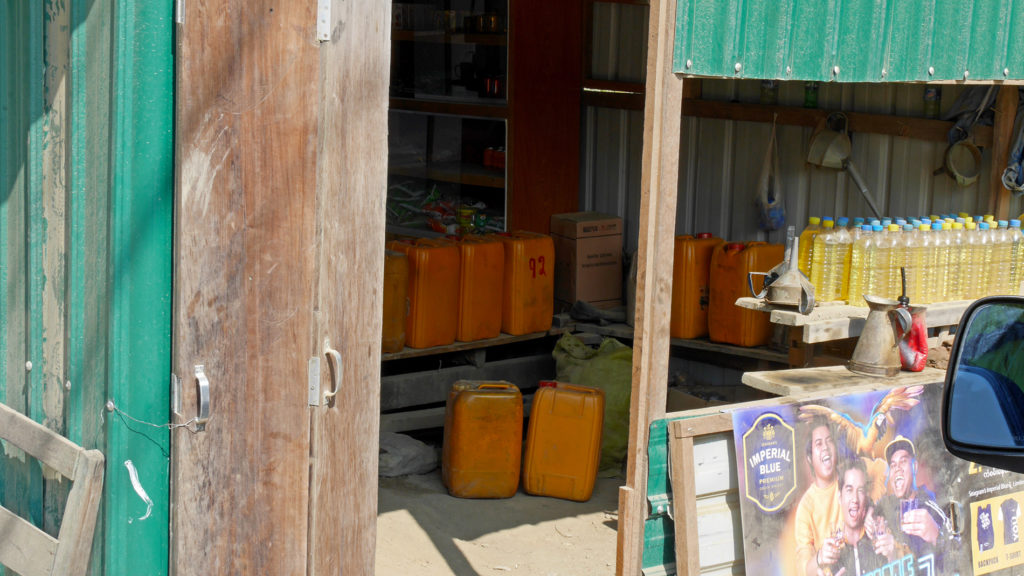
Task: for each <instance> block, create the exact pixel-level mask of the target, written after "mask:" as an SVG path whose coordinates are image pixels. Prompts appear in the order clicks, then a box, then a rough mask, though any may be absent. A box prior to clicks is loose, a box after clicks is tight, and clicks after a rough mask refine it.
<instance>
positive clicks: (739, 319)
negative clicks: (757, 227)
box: [708, 242, 785, 347]
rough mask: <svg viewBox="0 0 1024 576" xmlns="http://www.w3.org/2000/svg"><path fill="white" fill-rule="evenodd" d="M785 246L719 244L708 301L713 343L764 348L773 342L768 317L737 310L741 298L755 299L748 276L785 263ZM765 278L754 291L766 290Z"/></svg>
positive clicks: (759, 280) (750, 311) (714, 259)
mask: <svg viewBox="0 0 1024 576" xmlns="http://www.w3.org/2000/svg"><path fill="white" fill-rule="evenodd" d="M784 252H785V250H784V248H783V246H782V244H767V243H765V242H748V243H746V244H744V243H742V242H729V243H726V244H719V245H718V246H717V247H716V248H715V250H714V253H713V254H712V255H711V284H710V289H711V294H710V296H709V298H708V301H709V308H708V335H709V337H710V339H711V341H713V342H723V343H726V344H734V345H736V346H747V347H750V346H765V345H767V344H768V343H769V342H770V341H771V337H772V326H771V322H769V315H768V314H765V313H764V312H759V311H757V310H748V309H746V308H740V307H739V306H736V300H737V299H738V298H741V297H748V296H753V294H751V293H750V288H749V287H748V284H747V274H748V273H749V272H767V271H769V270H771V269H772V268H774V267H775V266H776V265H777V264H779V263H780V262H782V258H783V255H784ZM763 278H764V277H763V276H758V277H757V279H755V280H754V289H755V290H757V291H760V290H761V289H762V288H763V286H764V281H763Z"/></svg>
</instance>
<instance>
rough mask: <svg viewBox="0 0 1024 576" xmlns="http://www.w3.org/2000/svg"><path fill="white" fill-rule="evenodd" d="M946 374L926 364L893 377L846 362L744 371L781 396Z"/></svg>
mask: <svg viewBox="0 0 1024 576" xmlns="http://www.w3.org/2000/svg"><path fill="white" fill-rule="evenodd" d="M945 377H946V371H945V370H939V369H938V368H931V367H925V369H924V370H922V371H920V372H902V371H901V372H900V373H899V375H897V376H894V377H892V378H885V377H882V376H866V375H864V374H857V373H855V372H850V371H849V370H847V369H846V367H845V366H823V367H818V368H794V369H792V370H770V371H764V372H744V373H743V379H742V382H743V383H744V384H746V385H747V386H750V387H751V388H757V389H758V390H763V391H765V392H769V393H771V394H777V395H779V396H792V395H801V394H821V395H822V396H829V395H834V394H837V393H845V392H846V391H847V390H849V389H850V388H851V387H854V386H861V385H871V384H877V383H885V384H886V385H887V386H912V385H915V384H934V383H936V382H942V381H943V380H944V379H945Z"/></svg>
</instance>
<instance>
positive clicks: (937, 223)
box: [932, 222, 942, 230]
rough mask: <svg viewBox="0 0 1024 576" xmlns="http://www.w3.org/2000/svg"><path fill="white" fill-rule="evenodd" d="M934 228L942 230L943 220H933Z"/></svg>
mask: <svg viewBox="0 0 1024 576" xmlns="http://www.w3.org/2000/svg"><path fill="white" fill-rule="evenodd" d="M932 230H942V222H932Z"/></svg>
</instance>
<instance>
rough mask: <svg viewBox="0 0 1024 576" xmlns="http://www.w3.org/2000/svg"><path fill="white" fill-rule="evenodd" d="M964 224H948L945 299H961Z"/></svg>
mask: <svg viewBox="0 0 1024 576" xmlns="http://www.w3.org/2000/svg"><path fill="white" fill-rule="evenodd" d="M963 265H964V225H963V224H962V223H960V222H953V223H952V224H950V230H949V255H948V257H947V258H946V289H945V297H946V300H947V301H952V300H963V292H964V288H963V281H964V280H963V279H964V270H963Z"/></svg>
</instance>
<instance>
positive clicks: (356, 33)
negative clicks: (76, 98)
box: [171, 0, 390, 575]
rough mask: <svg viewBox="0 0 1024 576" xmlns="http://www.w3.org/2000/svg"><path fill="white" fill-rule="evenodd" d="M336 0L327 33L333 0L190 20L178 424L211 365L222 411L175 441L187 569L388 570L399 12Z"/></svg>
mask: <svg viewBox="0 0 1024 576" xmlns="http://www.w3.org/2000/svg"><path fill="white" fill-rule="evenodd" d="M332 4H333V5H332V7H331V8H332V16H331V17H330V19H329V20H330V32H331V34H330V39H329V40H328V41H326V42H323V43H321V42H319V41H317V27H316V24H317V19H318V17H319V16H318V14H317V3H316V2H315V1H314V0H303V1H299V2H283V3H282V2H273V1H270V0H207V1H205V2H187V3H186V10H187V12H186V14H185V17H184V24H183V25H181V26H179V32H178V62H177V89H176V95H177V109H176V114H177V119H176V124H177V134H176V136H177V159H176V173H177V182H176V184H177V186H176V188H177V198H176V207H177V211H176V236H175V240H176V259H175V291H174V292H175V301H174V308H175V312H174V331H175V333H174V341H175V350H174V354H173V356H174V361H173V362H174V364H173V368H174V373H175V374H177V375H178V376H179V377H180V379H181V382H182V385H181V395H180V396H181V407H180V409H178V410H176V416H175V419H176V421H177V422H178V423H187V422H188V421H189V420H190V419H191V418H193V417H194V416H195V415H196V414H197V413H198V410H199V406H200V405H201V404H202V402H201V396H200V387H199V386H197V383H198V382H199V381H202V380H203V377H205V381H208V382H209V388H208V390H209V407H210V412H209V420H208V422H207V423H206V424H205V429H204V430H202V431H195V432H193V431H191V428H192V426H193V425H190V426H189V427H186V428H178V429H176V430H175V431H174V434H173V439H172V443H173V456H172V466H173V470H172V499H173V504H172V535H171V540H172V542H171V565H172V573H174V574H179V575H190V574H204V575H205V574H240V575H241V574H279V575H303V574H307V573H308V574H324V573H328V572H329V571H330V572H331V573H333V574H338V573H340V572H343V573H346V574H370V573H372V571H373V549H374V541H375V540H374V539H375V530H374V528H375V525H376V500H377V499H376V487H377V485H376V457H377V417H378V410H379V409H378V406H379V400H378V398H379V388H378V386H379V385H378V383H377V380H378V373H379V367H378V366H376V365H375V363H376V362H377V361H379V347H380V331H381V326H380V324H381V319H380V314H381V313H380V308H381V296H380V289H379V288H378V286H379V285H381V284H382V282H383V241H384V193H385V192H384V190H385V171H386V162H385V160H386V159H385V150H386V140H385V138H386V130H385V126H386V119H385V114H386V106H387V70H388V65H387V62H388V61H387V58H388V50H387V42H388V33H389V30H390V21H389V12H388V6H387V3H365V4H366V5H365V6H364V5H363V4H364V3H352V2H344V1H343V0H335V1H334V2H332ZM378 5H380V6H378ZM325 18H326V16H325ZM380 58H383V62H382V63H381V62H378V61H379V60H380ZM328 338H329V339H330V340H331V342H332V344H331V345H332V347H334V348H336V349H337V350H338V352H339V355H340V357H341V360H342V362H341V364H342V367H343V368H342V372H341V375H342V378H341V383H340V384H341V386H340V393H339V394H338V396H337V397H336V398H335V399H334V400H333V401H332V402H330V403H327V404H323V405H320V406H312V405H311V397H315V398H317V402H313V403H319V398H320V395H319V394H314V395H311V394H310V388H316V384H317V382H319V383H320V384H321V385H322V386H323V387H325V388H326V387H329V386H332V384H331V383H330V382H331V376H332V372H331V370H330V369H329V364H328V363H327V361H326V359H325V358H324V356H323V354H324V352H325V340H326V339H328ZM318 364H319V365H320V367H321V369H320V371H319V376H318V373H317V370H316V366H317V365H318ZM197 366H202V375H201V376H200V375H198V373H197V369H196V367H197ZM311 376H312V378H311Z"/></svg>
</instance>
